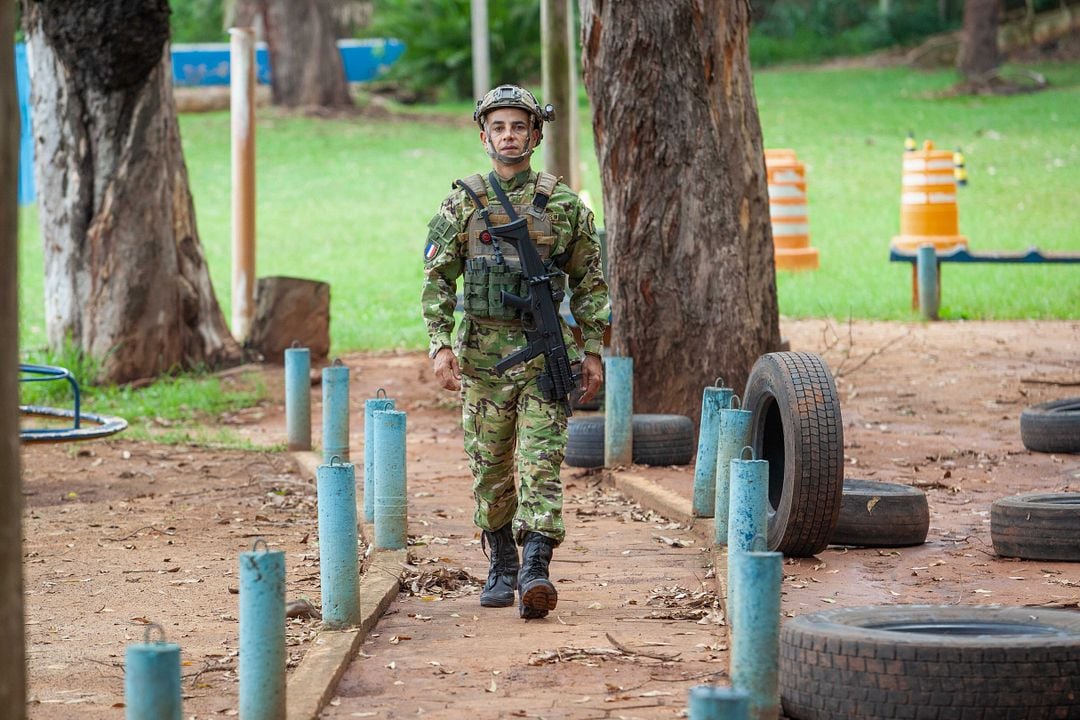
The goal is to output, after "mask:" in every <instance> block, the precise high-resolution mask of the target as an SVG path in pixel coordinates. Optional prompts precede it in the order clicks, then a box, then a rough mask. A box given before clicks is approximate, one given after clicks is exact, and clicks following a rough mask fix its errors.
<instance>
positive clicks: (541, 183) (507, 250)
mask: <svg viewBox="0 0 1080 720" xmlns="http://www.w3.org/2000/svg"><path fill="white" fill-rule="evenodd" d="M558 181H559V180H558V178H557V177H555V176H554V175H552V174H550V173H546V172H541V173H538V175H537V178H536V189H535V192H534V194H533V198H532V201H531V202H528V203H521V204H515V205H514V212H516V213H517V214H518V215H519V216H521V217H523V218H525V220H526V223H527V224H528V227H529V237H530V238H531V239H532V241H533V243H535V244H536V249H537V251H538V252H539V254H540V257H541V259H542V260H544V263H545V264H546V265H548V267H549V270H548V271H549V273H550V274H551V280H552V288H553V289H555V290H559V289H565V286H566V281H565V278H566V276H565V275H564V274H563V273H562V272H561V270H559V269H558V267H557V262H555V261H553V260H552V259H551V257H552V251H553V250H554V248H555V241H556V236H555V231H554V228H553V227H552V224H551V218H550V217H549V216H548V214H547V212H546V210H545V207H546V206H547V201H548V198H550V197H551V193H552V192H554V190H555V184H556V183H557V182H558ZM458 183H460V184H462V185H464V186H465V187H466V188H467V190H468V191H471V192H469V195H470V197H473V201H474V202H479V203H480V206H481V207H479V208H477V210H476V212H473V213H472V215H471V216H470V217H469V222H468V223H467V225H466V228H465V232H466V234H467V235H468V240H467V243H466V253H467V256H466V260H465V273H464V275H465V287H464V291H463V295H464V298H463V299H464V305H465V312H466V313H467V314H469V315H472V316H473V317H477V318H484V319H491V320H513V319H516V318H518V317H520V313H519V312H518V311H517V310H514V309H513V308H509V307H507V306H506V305H504V304H503V302H502V292H503V291H506V292H508V293H512V294H514V295H518V296H520V297H524V296H525V295H526V294H528V292H529V286H528V283H527V282H526V281H525V277H524V276H523V275H522V273H521V260H520V258H518V254H517V250H516V249H515V248H514V246H513V245H511V244H510V243H507V242H499V241H498V240H497V239H496V238H493V237H492V234H491V232H490V231H489V226H498V225H505V224H506V223H508V222H510V218H509V216H508V215H507V214H506V211H505V210H504V209H503V208H502V206H501V205H499V204H498V203H496V204H494V205H491V206H490V207H489V206H488V189H487V185H486V184H485V183H484V178H483V176H481V175H470V176H469V177H467V178H463V179H461V180H459V181H458Z"/></svg>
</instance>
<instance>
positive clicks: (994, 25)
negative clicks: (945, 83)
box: [956, 0, 1001, 86]
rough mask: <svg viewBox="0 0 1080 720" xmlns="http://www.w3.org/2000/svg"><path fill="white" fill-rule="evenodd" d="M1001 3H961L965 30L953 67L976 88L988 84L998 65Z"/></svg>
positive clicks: (970, 0)
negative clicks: (962, 4)
mask: <svg viewBox="0 0 1080 720" xmlns="http://www.w3.org/2000/svg"><path fill="white" fill-rule="evenodd" d="M1000 2H1001V0H964V28H963V31H962V32H961V33H960V53H959V54H958V55H957V56H956V67H957V69H958V70H959V71H960V74H961V75H963V76H964V80H965V81H966V82H968V83H970V84H973V85H976V86H980V85H981V86H986V85H989V84H990V81H991V80H992V79H993V76H994V74H995V72H996V71H997V69H998V67H999V66H1000V65H1001V53H1000V52H999V51H998V18H999V15H1000Z"/></svg>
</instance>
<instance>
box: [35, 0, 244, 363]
mask: <svg viewBox="0 0 1080 720" xmlns="http://www.w3.org/2000/svg"><path fill="white" fill-rule="evenodd" d="M25 10H26V12H24V20H25V28H26V34H27V42H28V45H29V49H30V58H31V64H30V75H31V78H32V86H33V88H32V96H31V103H32V112H33V125H34V132H35V171H36V174H37V182H38V198H39V200H38V203H39V214H40V223H41V237H42V241H43V242H44V245H45V286H46V288H48V292H47V293H46V296H45V298H46V299H45V309H46V329H47V332H48V337H49V345H50V347H52V348H53V349H54V350H59V349H60V348H61V346H62V345H63V344H64V343H65V341H66V340H67V339H68V338H70V339H71V341H72V342H73V343H74V344H75V346H76V347H78V348H80V349H81V350H82V351H83V352H84V353H87V354H88V355H89V356H91V357H93V358H95V359H96V360H98V361H99V363H100V371H99V376H98V379H99V380H101V381H106V382H126V381H129V380H134V379H136V378H142V377H150V376H154V375H157V374H160V373H162V372H165V371H168V370H171V369H173V368H177V367H185V368H190V367H194V366H197V365H211V366H213V365H221V364H226V363H231V362H235V361H237V360H239V358H240V348H239V346H238V345H237V343H236V341H235V340H234V339H233V337H232V336H231V335H230V334H229V330H228V328H227V327H226V325H225V318H224V316H223V315H222V312H221V308H220V307H219V306H218V302H217V298H216V297H215V296H214V290H213V287H212V286H211V284H210V276H209V273H208V272H207V268H206V261H205V259H204V256H203V251H202V246H201V245H200V243H199V237H198V232H197V230H196V228H195V210H194V206H193V205H192V201H191V192H190V191H189V189H188V176H187V167H186V166H185V165H184V158H183V153H182V149H181V146H180V134H179V128H178V127H177V122H176V108H175V106H174V104H173V95H172V82H171V68H170V61H169V53H168V33H169V7H168V3H167V2H166V0H154V1H153V2H145V1H143V0H98V1H97V2H93V3H69V2H65V0H29V2H28V3H27V5H26V6H25Z"/></svg>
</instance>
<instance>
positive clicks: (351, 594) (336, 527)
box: [316, 457, 360, 629]
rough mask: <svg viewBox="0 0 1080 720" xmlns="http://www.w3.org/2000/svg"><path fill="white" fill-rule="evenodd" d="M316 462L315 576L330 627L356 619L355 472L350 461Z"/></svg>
mask: <svg viewBox="0 0 1080 720" xmlns="http://www.w3.org/2000/svg"><path fill="white" fill-rule="evenodd" d="M336 460H337V458H336V457H334V458H331V460H330V464H329V465H320V466H319V467H318V469H317V471H316V478H317V492H318V499H319V580H320V583H321V586H322V616H323V623H324V624H325V625H326V627H328V628H331V629H339V628H343V627H348V626H350V625H356V624H357V623H358V622H360V573H359V568H358V566H357V548H358V545H359V543H358V542H357V537H356V475H355V471H354V469H353V465H352V463H339V462H336Z"/></svg>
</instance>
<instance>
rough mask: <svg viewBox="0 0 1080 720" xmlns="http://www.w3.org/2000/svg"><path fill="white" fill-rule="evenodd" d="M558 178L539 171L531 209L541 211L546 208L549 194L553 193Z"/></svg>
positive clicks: (549, 197)
mask: <svg viewBox="0 0 1080 720" xmlns="http://www.w3.org/2000/svg"><path fill="white" fill-rule="evenodd" d="M558 183H559V178H557V177H556V176H554V175H552V174H551V173H549V172H544V171H540V172H539V173H538V174H537V176H536V193H535V194H534V195H533V201H532V204H533V207H534V208H536V209H537V210H540V211H543V209H544V208H546V207H547V204H548V200H550V199H551V194H552V193H553V192H555V186H556V185H558Z"/></svg>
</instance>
